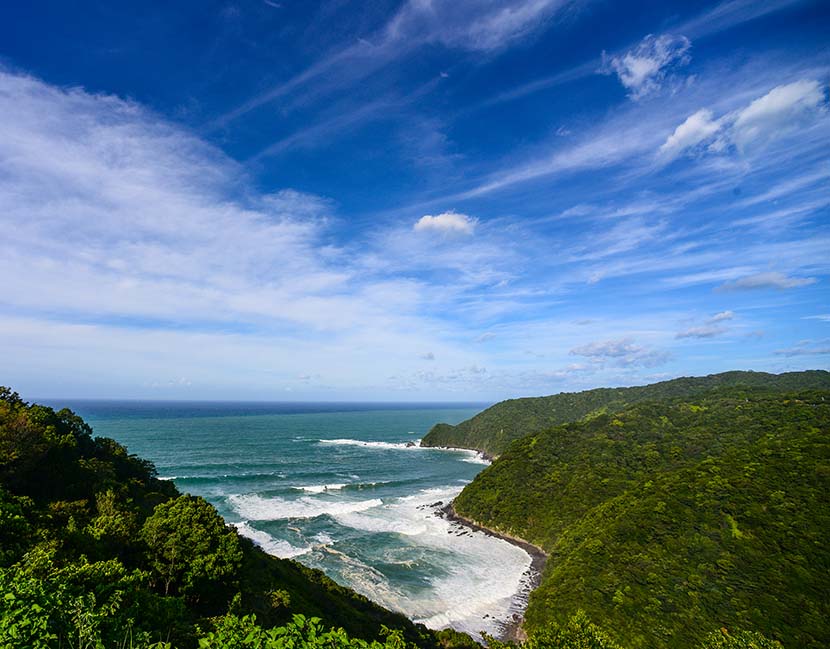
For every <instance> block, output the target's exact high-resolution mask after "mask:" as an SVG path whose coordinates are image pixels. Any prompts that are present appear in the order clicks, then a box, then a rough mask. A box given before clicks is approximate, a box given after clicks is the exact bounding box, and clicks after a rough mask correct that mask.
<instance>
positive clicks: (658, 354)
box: [570, 338, 669, 367]
mask: <svg viewBox="0 0 830 649" xmlns="http://www.w3.org/2000/svg"><path fill="white" fill-rule="evenodd" d="M570 353H571V355H572V356H585V357H586V358H590V359H592V360H593V361H594V362H597V363H601V364H604V363H611V364H613V365H617V366H619V367H634V366H639V367H655V366H657V365H662V364H663V363H665V362H667V361H668V360H669V354H668V353H667V352H665V351H662V350H658V349H653V348H649V347H644V346H642V345H637V344H635V343H634V341H633V340H631V339H630V338H618V339H616V340H604V341H596V342H592V343H588V344H587V345H581V346H579V347H574V348H573V349H572V350H571V351H570Z"/></svg>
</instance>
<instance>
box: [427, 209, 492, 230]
mask: <svg viewBox="0 0 830 649" xmlns="http://www.w3.org/2000/svg"><path fill="white" fill-rule="evenodd" d="M476 223H477V219H475V218H473V217H471V216H467V215H466V214H461V213H459V212H453V211H452V210H450V211H449V212H443V213H441V214H436V215H435V216H432V215H431V214H425V215H424V216H422V217H421V218H420V219H418V221H417V222H416V223H415V225H414V226H412V229H413V230H415V232H438V233H440V234H444V235H446V234H465V235H470V234H472V233H473V230H475V227H476Z"/></svg>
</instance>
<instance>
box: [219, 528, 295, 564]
mask: <svg viewBox="0 0 830 649" xmlns="http://www.w3.org/2000/svg"><path fill="white" fill-rule="evenodd" d="M234 527H236V529H237V530H238V531H239V533H240V534H241V535H242V536H244V537H246V538H249V539H251V540H252V541H253V542H254V543H256V544H257V545H258V546H259V547H261V548H262V549H263V550H265V551H266V552H267V553H268V554H273V555H274V556H275V557H280V558H281V559H291V558H292V557H299V556H300V555H303V554H306V553H307V552H308V551H309V550H311V548H310V547H307V548H298V547H296V546H293V545H291V544H290V543H289V542H288V541H284V540H283V539H275V538H274V537H273V536H271V535H270V534H268V532H263V531H262V530H258V529H256V528H254V527H251V525H250V524H249V523H248V521H243V522H241V523H234Z"/></svg>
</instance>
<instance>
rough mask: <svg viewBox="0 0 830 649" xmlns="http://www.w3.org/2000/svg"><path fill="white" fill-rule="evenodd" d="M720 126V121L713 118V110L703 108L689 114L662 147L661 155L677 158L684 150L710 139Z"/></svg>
mask: <svg viewBox="0 0 830 649" xmlns="http://www.w3.org/2000/svg"><path fill="white" fill-rule="evenodd" d="M720 127H721V125H720V122H719V121H718V120H716V119H713V114H712V111H711V110H707V109H705V108H703V109H701V110H699V111H697V112H696V113H693V114H692V115H689V117H687V118H686V121H685V122H683V123H682V124H681V125H680V126H678V127H677V128H676V129H674V133H672V134H671V135H669V137H668V139H667V140H666V141H665V142H663V144H662V146H661V147H660V155H662V156H663V157H666V158H675V157H677V156H678V155H679V154H680V153H682V152H683V151H686V150H687V149H691V148H693V147H696V146H697V145H699V144H700V143H701V142H706V141H708V140H709V139H710V138H711V137H712V136H713V135H714V134H715V133H717V132H718V131H719V130H720Z"/></svg>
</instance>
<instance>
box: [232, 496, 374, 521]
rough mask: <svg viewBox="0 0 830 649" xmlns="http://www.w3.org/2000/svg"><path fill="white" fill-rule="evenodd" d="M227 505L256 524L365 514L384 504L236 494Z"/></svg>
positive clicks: (307, 497) (366, 501)
mask: <svg viewBox="0 0 830 649" xmlns="http://www.w3.org/2000/svg"><path fill="white" fill-rule="evenodd" d="M228 503H229V504H230V506H231V507H232V508H233V510H234V511H235V512H236V513H237V514H239V515H240V516H241V517H242V518H245V519H248V520H254V521H276V520H281V519H284V518H316V517H317V516H323V515H325V514H328V515H330V516H335V515H338V514H344V513H350V512H362V511H366V510H367V509H372V508H373V507H379V506H380V505H382V504H383V501H382V500H380V499H379V498H372V499H371V500H320V499H316V498H312V497H310V496H302V497H300V498H297V499H296V500H286V499H284V498H276V497H275V498H263V497H262V496H258V495H257V494H246V495H242V494H234V495H232V496H228Z"/></svg>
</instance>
